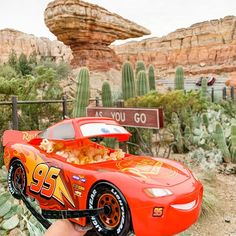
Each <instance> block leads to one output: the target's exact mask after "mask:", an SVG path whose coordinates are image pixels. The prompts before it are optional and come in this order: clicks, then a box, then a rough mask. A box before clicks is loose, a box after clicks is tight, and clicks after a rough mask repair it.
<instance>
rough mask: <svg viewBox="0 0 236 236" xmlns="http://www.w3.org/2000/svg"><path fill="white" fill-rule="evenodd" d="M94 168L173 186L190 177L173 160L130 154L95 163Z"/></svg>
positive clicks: (154, 183) (155, 183)
mask: <svg viewBox="0 0 236 236" xmlns="http://www.w3.org/2000/svg"><path fill="white" fill-rule="evenodd" d="M94 167H95V166H94ZM96 169H97V170H98V171H109V172H110V171H112V172H121V173H123V174H125V175H129V176H131V177H133V178H135V179H137V180H139V181H140V182H142V183H146V184H151V185H155V186H156V185H159V186H173V185H177V184H180V183H182V182H184V181H186V180H187V179H189V178H190V172H189V170H188V169H187V168H185V167H184V166H183V165H182V164H180V163H177V162H175V161H171V160H167V159H162V158H152V157H142V156H132V155H131V156H129V157H125V158H124V159H122V160H119V161H108V162H102V163H99V164H96Z"/></svg>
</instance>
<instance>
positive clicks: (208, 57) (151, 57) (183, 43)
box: [113, 16, 236, 77]
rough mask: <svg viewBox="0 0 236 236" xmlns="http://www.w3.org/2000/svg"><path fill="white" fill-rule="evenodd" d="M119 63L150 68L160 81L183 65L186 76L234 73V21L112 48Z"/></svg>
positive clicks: (229, 18) (197, 26) (202, 25)
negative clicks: (153, 67) (142, 62)
mask: <svg viewBox="0 0 236 236" xmlns="http://www.w3.org/2000/svg"><path fill="white" fill-rule="evenodd" d="M113 49H114V50H115V52H116V53H117V54H118V55H119V57H120V59H121V60H122V61H125V60H129V61H131V62H132V63H133V64H134V63H135V62H136V61H137V60H143V61H144V62H145V63H146V65H149V64H153V65H154V66H155V68H156V70H157V74H158V75H159V76H160V77H170V76H173V75H174V71H175V67H176V66H178V65H182V66H183V67H184V69H185V71H186V74H187V76H190V77H191V76H194V75H199V74H216V75H217V74H222V73H229V72H233V71H236V17H235V16H227V17H225V18H223V19H219V20H211V21H206V22H202V23H197V24H194V25H192V26H191V27H189V28H184V29H178V30H176V31H175V32H172V33H170V34H168V35H167V36H164V37H162V38H150V39H146V40H143V41H141V42H130V43H126V44H123V45H119V46H113Z"/></svg>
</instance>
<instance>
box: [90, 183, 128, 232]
mask: <svg viewBox="0 0 236 236" xmlns="http://www.w3.org/2000/svg"><path fill="white" fill-rule="evenodd" d="M88 204H89V206H88V207H89V208H90V209H94V208H104V212H103V213H100V214H98V215H97V216H94V217H92V218H91V223H92V225H93V226H94V228H95V230H96V232H97V233H98V234H99V235H109V236H123V235H124V236H126V235H128V234H129V231H130V228H131V217H130V211H129V207H128V203H127V201H126V200H125V198H124V196H123V194H122V193H121V192H120V191H119V189H117V188H116V187H115V186H114V185H112V184H110V183H106V182H101V183H98V184H96V185H95V186H94V187H93V188H92V189H91V191H90V194H89V202H88Z"/></svg>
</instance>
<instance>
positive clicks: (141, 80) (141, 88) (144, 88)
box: [137, 71, 149, 96]
mask: <svg viewBox="0 0 236 236" xmlns="http://www.w3.org/2000/svg"><path fill="white" fill-rule="evenodd" d="M148 91H149V89H148V83H147V76H146V72H145V71H140V72H139V73H138V81H137V95H138V96H143V95H145V94H147V93H148Z"/></svg>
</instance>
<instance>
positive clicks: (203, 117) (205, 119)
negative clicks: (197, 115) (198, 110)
mask: <svg viewBox="0 0 236 236" xmlns="http://www.w3.org/2000/svg"><path fill="white" fill-rule="evenodd" d="M202 122H203V124H204V125H205V126H206V128H207V127H208V125H209V119H208V116H207V114H206V113H203V114H202Z"/></svg>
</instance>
